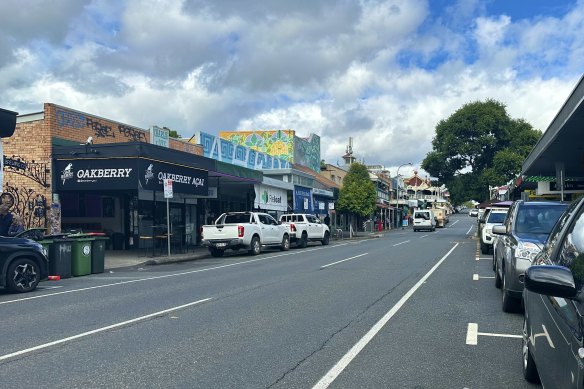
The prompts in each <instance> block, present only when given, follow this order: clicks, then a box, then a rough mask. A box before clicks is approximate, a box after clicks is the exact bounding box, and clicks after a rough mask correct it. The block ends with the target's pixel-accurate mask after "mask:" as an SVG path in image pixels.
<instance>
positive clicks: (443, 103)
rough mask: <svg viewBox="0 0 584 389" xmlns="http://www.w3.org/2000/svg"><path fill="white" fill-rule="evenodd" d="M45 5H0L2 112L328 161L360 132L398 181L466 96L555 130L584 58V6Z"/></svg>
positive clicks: (370, 152)
mask: <svg viewBox="0 0 584 389" xmlns="http://www.w3.org/2000/svg"><path fill="white" fill-rule="evenodd" d="M49 3H51V2H49ZM49 3H38V2H36V3H35V4H41V5H43V4H44V7H45V8H47V11H46V12H45V13H44V14H43V12H41V9H42V7H32V8H30V9H29V10H28V12H24V11H23V7H21V6H18V7H17V4H20V3H18V2H14V1H8V2H2V3H1V5H0V13H2V14H3V15H4V14H6V13H5V12H12V13H14V15H15V17H14V18H13V19H12V20H9V21H7V23H4V24H3V25H2V26H0V32H2V34H1V35H0V87H2V90H3V94H2V96H0V106H1V107H3V108H8V109H14V110H17V111H19V112H21V113H25V112H31V111H38V110H40V109H41V107H42V103H43V102H54V103H57V104H61V105H65V106H69V107H71V108H74V109H79V110H82V111H86V112H89V113H93V114H96V115H100V116H104V117H108V118H111V119H114V120H118V121H122V122H126V123H128V124H132V125H135V126H138V127H143V128H146V127H148V126H150V125H152V124H158V125H165V126H168V127H170V128H172V129H176V130H178V131H179V133H181V134H182V135H183V136H190V135H192V133H193V132H194V131H196V130H202V131H206V132H211V133H213V132H218V131H221V130H235V129H252V128H253V129H262V128H269V129H273V128H284V129H288V128H290V129H294V130H296V131H297V134H298V135H300V136H307V135H308V134H309V133H311V132H313V133H316V134H319V135H320V136H321V138H322V144H321V150H322V157H323V158H324V159H326V160H327V161H330V162H332V163H336V161H337V160H340V157H341V156H342V155H343V154H344V152H345V146H346V144H347V142H348V138H349V137H353V138H354V144H355V147H354V149H355V152H356V153H357V155H358V157H359V158H364V159H365V160H366V162H367V163H372V164H373V163H379V164H384V165H386V166H387V167H389V168H390V169H393V170H394V171H395V168H396V167H397V166H398V165H400V164H403V163H404V162H409V161H411V162H413V163H414V164H419V163H420V162H421V160H422V159H423V158H424V157H425V155H426V154H427V153H428V152H429V151H430V150H431V140H432V137H433V135H434V128H435V126H436V124H437V123H438V121H439V120H441V119H446V118H447V117H448V116H450V115H451V114H452V113H454V112H455V111H456V110H457V109H458V108H460V107H461V106H462V105H463V104H465V103H468V102H471V101H476V100H485V99H488V98H492V99H495V100H498V101H501V102H502V103H504V104H506V105H507V109H508V112H509V114H510V115H511V116H512V117H514V118H524V119H525V120H527V121H528V122H530V123H531V124H532V125H533V126H534V127H536V128H539V129H542V130H544V129H546V128H547V126H548V125H549V123H550V121H551V120H552V119H553V117H554V116H555V114H556V113H557V111H558V110H559V109H560V107H561V105H562V104H563V102H564V101H565V99H566V98H567V96H568V94H569V93H570V91H571V90H572V88H573V86H574V85H575V83H576V82H577V80H578V79H579V77H580V74H581V72H582V58H584V37H583V36H582V34H581V31H582V30H583V29H584V3H582V2H577V3H576V4H574V5H573V6H572V7H571V8H570V9H569V10H568V12H567V13H566V14H565V15H563V16H551V15H539V16H536V17H533V18H531V19H526V18H522V19H516V18H514V17H513V15H512V13H510V12H509V13H508V14H487V13H486V7H485V5H484V3H483V2H480V1H478V0H473V1H463V0H456V1H452V2H451V3H449V5H448V6H447V8H444V9H443V10H442V12H441V13H439V14H437V13H436V12H437V10H436V9H435V8H433V6H434V4H433V3H430V2H429V1H423V0H416V1H410V0H387V1H381V0H379V1H369V0H360V1H345V0H339V1H331V2H326V5H325V4H324V3H322V2H314V1H308V0H299V1H295V2H268V3H266V2H241V1H228V0H224V1H213V2H211V1H206V0H197V1H170V0H169V1H155V0H143V1H126V2H117V1H110V2H108V1H98V0H94V1H92V2H80V1H64V0H63V1H61V2H60V5H61V6H62V7H61V8H60V9H61V11H60V12H57V11H55V8H56V7H50V5H47V4H49ZM45 16H46V17H45ZM341 162H342V161H341ZM418 167H419V165H418ZM408 169H410V168H409V167H404V168H403V169H402V170H400V172H402V171H405V172H411V171H409V170H408ZM412 170H413V168H412Z"/></svg>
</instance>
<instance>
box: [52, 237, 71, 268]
mask: <svg viewBox="0 0 584 389" xmlns="http://www.w3.org/2000/svg"><path fill="white" fill-rule="evenodd" d="M47 238H50V239H52V244H51V245H50V248H49V275H51V276H59V277H61V278H71V254H72V243H73V240H72V239H68V238H67V237H66V235H64V234H62V235H52V236H48V237H47Z"/></svg>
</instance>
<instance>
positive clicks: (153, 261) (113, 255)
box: [104, 246, 209, 271]
mask: <svg viewBox="0 0 584 389" xmlns="http://www.w3.org/2000/svg"><path fill="white" fill-rule="evenodd" d="M208 255H209V250H208V249H207V248H206V247H201V246H197V247H194V248H192V249H191V250H189V252H188V253H184V254H174V253H171V254H170V257H169V256H167V255H165V254H163V255H160V256H154V257H153V256H151V255H146V256H145V255H144V252H143V251H140V252H137V251H126V250H107V251H106V252H105V265H104V267H105V270H106V271H108V270H112V269H117V268H122V267H133V266H140V265H142V266H148V265H161V264H164V263H174V262H183V261H192V260H195V259H199V258H203V257H206V256H208Z"/></svg>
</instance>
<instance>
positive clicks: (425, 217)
mask: <svg viewBox="0 0 584 389" xmlns="http://www.w3.org/2000/svg"><path fill="white" fill-rule="evenodd" d="M413 229H414V231H420V230H429V231H434V230H435V229H436V217H435V216H434V212H432V210H430V209H421V210H417V211H414V226H413Z"/></svg>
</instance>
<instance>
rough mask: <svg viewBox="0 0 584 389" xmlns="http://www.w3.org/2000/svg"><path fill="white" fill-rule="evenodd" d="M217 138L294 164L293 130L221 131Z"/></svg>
mask: <svg viewBox="0 0 584 389" xmlns="http://www.w3.org/2000/svg"><path fill="white" fill-rule="evenodd" d="M219 137H220V138H221V139H225V140H228V141H230V142H232V143H235V144H237V145H240V146H245V147H249V148H250V149H252V150H256V151H259V152H261V153H265V154H267V155H271V156H272V157H276V158H280V159H284V160H286V161H288V162H294V131H293V130H270V131H221V132H220V133H219Z"/></svg>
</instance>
